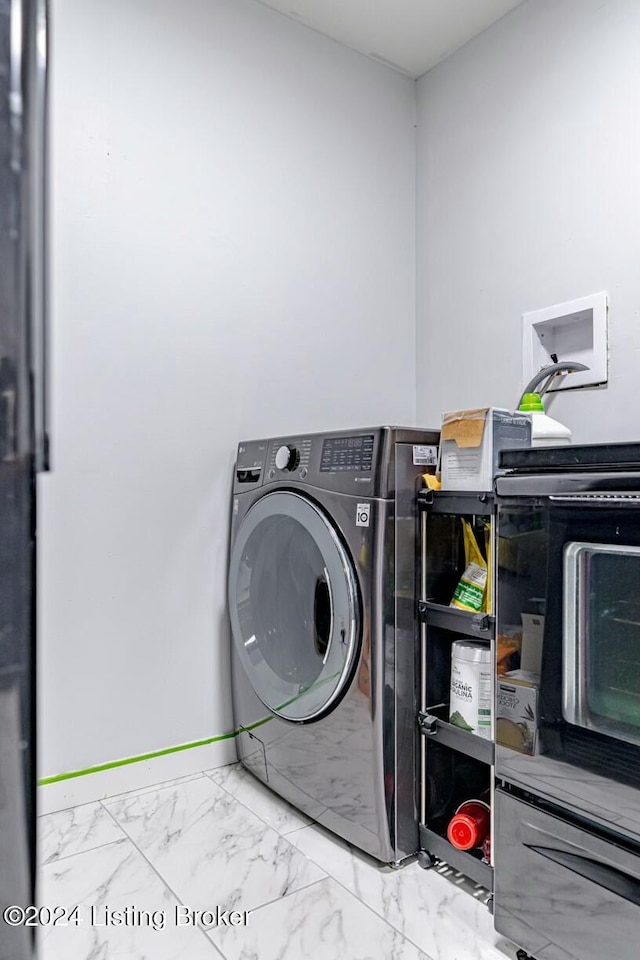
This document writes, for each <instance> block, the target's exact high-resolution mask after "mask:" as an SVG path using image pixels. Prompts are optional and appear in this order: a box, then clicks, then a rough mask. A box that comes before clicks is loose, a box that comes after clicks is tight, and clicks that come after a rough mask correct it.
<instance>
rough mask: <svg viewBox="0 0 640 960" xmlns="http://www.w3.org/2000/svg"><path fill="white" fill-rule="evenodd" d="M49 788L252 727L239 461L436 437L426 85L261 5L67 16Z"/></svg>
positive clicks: (43, 576) (50, 582)
mask: <svg viewBox="0 0 640 960" xmlns="http://www.w3.org/2000/svg"><path fill="white" fill-rule="evenodd" d="M52 7H53V9H52V35H53V44H52V97H51V101H52V118H51V119H52V177H53V183H52V187H53V201H52V202H53V210H52V218H53V223H52V250H53V263H52V271H53V277H52V285H53V287H52V289H53V317H52V334H53V344H52V346H53V397H52V413H53V437H52V441H53V463H54V470H53V473H52V474H51V475H49V476H46V477H44V478H42V480H41V484H40V495H41V496H40V522H39V535H40V558H39V559H40V613H41V617H40V620H41V630H40V640H41V643H40V650H41V652H40V690H41V709H40V719H41V739H40V768H41V774H46V775H49V774H57V773H60V772H63V771H66V770H70V769H77V768H83V767H85V766H87V765H92V764H96V763H100V762H103V761H109V760H113V759H116V758H121V757H126V756H131V755H135V754H139V753H142V752H146V751H150V750H154V749H161V748H164V747H169V746H172V745H174V744H179V743H184V742H189V741H192V740H197V739H201V738H205V737H208V736H213V735H215V734H219V733H223V732H225V731H227V730H229V729H230V728H231V715H230V705H229V694H228V678H227V652H226V643H227V636H226V625H225V599H224V590H225V572H226V571H225V565H226V554H227V512H228V500H229V489H230V478H231V466H232V462H233V458H234V453H235V448H236V445H237V442H238V440H240V439H243V438H245V439H246V438H249V437H251V436H265V435H274V434H280V433H287V432H289V431H291V432H295V431H303V430H306V431H311V430H315V429H321V428H330V429H333V428H338V427H348V426H363V425H365V424H373V423H383V422H389V421H396V422H397V421H403V422H407V423H412V422H414V419H415V368H414V357H413V347H414V336H415V303H414V290H415V283H414V280H415V275H414V269H415V257H414V252H415V250H414V240H415V236H414V225H415V220H414V200H415V193H414V189H415V152H414V150H415V142H414V135H415V131H414V120H415V113H414V109H415V102H414V84H413V82H412V81H410V80H408V79H406V78H404V77H401V76H399V75H398V74H395V73H393V72H391V71H390V70H387V69H386V68H384V67H382V66H380V65H379V64H375V63H373V62H371V61H368V60H367V59H365V58H364V57H362V56H360V55H358V54H355V53H353V52H350V51H348V50H347V49H345V48H343V47H341V46H339V45H338V44H336V43H333V42H332V41H330V40H328V39H326V38H324V37H322V36H320V35H319V34H316V33H313V32H311V31H310V30H308V29H306V28H305V27H303V26H302V25H300V24H297V23H295V22H294V21H292V20H289V19H287V18H285V17H282V16H281V15H280V14H277V13H275V12H273V11H272V10H270V9H268V8H266V7H264V6H261V5H260V4H258V3H255V2H253V0H182V2H181V3H176V2H175V0H135V2H132V0H53V4H52Z"/></svg>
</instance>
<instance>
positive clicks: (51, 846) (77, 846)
mask: <svg viewBox="0 0 640 960" xmlns="http://www.w3.org/2000/svg"><path fill="white" fill-rule="evenodd" d="M124 837H125V834H124V833H123V831H122V830H121V829H120V827H119V826H118V825H117V824H116V823H114V821H113V818H112V817H110V816H109V814H108V813H107V811H106V810H105V809H104V807H103V806H102V804H101V803H84V804H82V806H79V807H70V808H69V809H68V810H58V811H57V812H56V813H48V814H46V815H45V816H43V817H40V818H39V820H38V859H39V861H40V863H50V862H51V861H52V860H60V859H61V858H62V857H69V856H72V855H73V854H75V853H82V852H83V851H84V850H91V849H93V848H94V847H101V846H102V845H103V844H105V843H113V841H115V840H122V839H124Z"/></svg>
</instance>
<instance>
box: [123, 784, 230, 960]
mask: <svg viewBox="0 0 640 960" xmlns="http://www.w3.org/2000/svg"><path fill="white" fill-rule="evenodd" d="M193 779H197V777H194V778H193ZM105 810H106V811H107V813H108V814H109V816H110V817H111V819H112V820H113V822H114V823H115V824H116V825H117V826H118V827H120V829H121V830H122V831H123V832H124V827H123V826H122V824H120V823H118V821H117V820H116V818H115V817H114V815H113V813H112V812H111V810H109V809H108V807H105ZM125 840H126V841H127V842H128V843H130V844H131V846H132V847H134V848H135V849H136V850H137V852H138V853H139V854H140V856H141V857H142V859H143V860H144V862H145V863H146V864H147V866H148V867H150V869H151V870H152V871H153V873H154V874H155V875H156V876H157V877H158V879H159V880H160V882H161V883H162V885H163V886H164V887H165V889H167V890H168V891H169V893H170V894H171V896H172V897H174V901H175V904H176V905H178V906H186V904H185V902H184V900H183V898H182V897H179V896H178V894H177V893H176V891H175V890H174V889H173V887H172V886H171V884H170V883H168V881H167V880H166V878H165V877H163V876H162V874H161V873H160V871H159V870H158V869H157V868H156V867H155V866H154V864H153V863H152V862H151V860H149V858H148V857H147V856H146V854H145V852H144V850H141V849H140V847H139V846H138V844H137V843H136V842H135V840H134V839H133V838H132V837H131V836H130V835H129V834H128V833H126V832H125ZM118 842H119V843H122V841H118ZM195 926H196V927H197V929H198V930H199V931H200V932H201V933H202V935H203V936H204V937H206V940H207V943H209V944H211V946H213V947H214V948H215V950H216V951H217V952H218V953H220V955H221V956H222V957H224V954H222V953H221V951H220V949H219V947H217V946H216V944H215V943H213V941H212V940H211V938H210V937H207V933H206V931H207V930H208V929H209V928H208V927H205V926H203V925H202V923H201V922H200V921H198V923H196V924H195ZM224 960H226V958H224Z"/></svg>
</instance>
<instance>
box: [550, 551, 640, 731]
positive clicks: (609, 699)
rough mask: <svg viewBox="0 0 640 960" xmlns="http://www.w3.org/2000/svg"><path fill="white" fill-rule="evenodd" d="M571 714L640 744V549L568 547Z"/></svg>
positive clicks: (567, 708) (566, 684)
mask: <svg viewBox="0 0 640 960" xmlns="http://www.w3.org/2000/svg"><path fill="white" fill-rule="evenodd" d="M563 607H564V630H563V637H564V641H563V643H564V649H563V660H564V678H563V714H564V718H565V720H567V721H568V722H569V723H572V724H575V725H576V726H579V727H584V728H585V729H589V730H596V731H598V732H599V733H603V734H606V735H608V736H611V737H616V738H618V739H620V740H626V741H628V742H630V743H637V744H640V547H637V546H609V545H606V544H602V543H576V542H572V543H567V544H566V545H565V548H564V599H563Z"/></svg>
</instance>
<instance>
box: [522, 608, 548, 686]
mask: <svg viewBox="0 0 640 960" xmlns="http://www.w3.org/2000/svg"><path fill="white" fill-rule="evenodd" d="M543 636H544V617H542V616H540V614H538V613H523V614H522V648H521V650H520V669H521V670H525V671H527V672H529V673H538V674H539V673H540V671H541V668H542V638H543Z"/></svg>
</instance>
